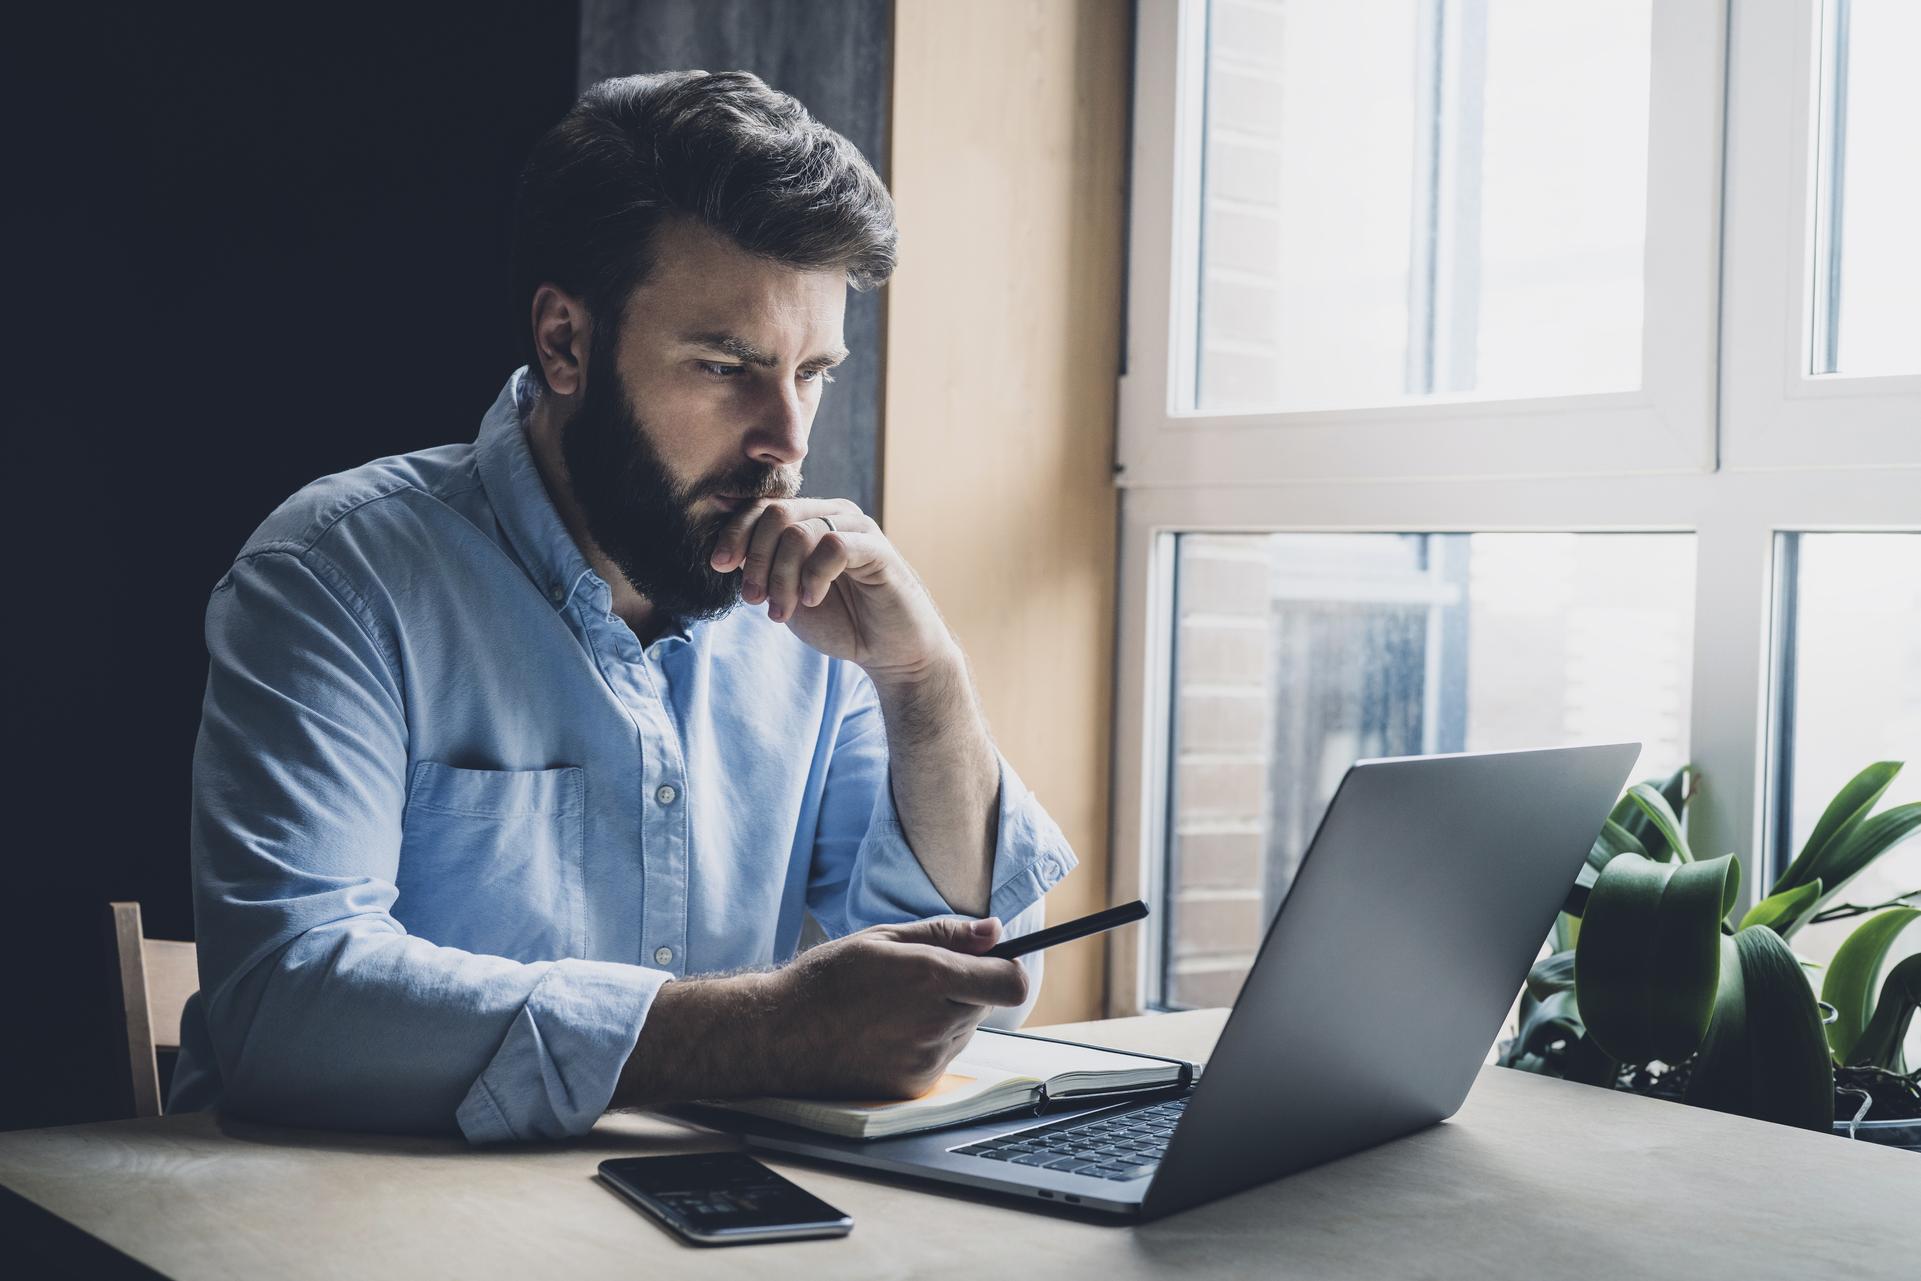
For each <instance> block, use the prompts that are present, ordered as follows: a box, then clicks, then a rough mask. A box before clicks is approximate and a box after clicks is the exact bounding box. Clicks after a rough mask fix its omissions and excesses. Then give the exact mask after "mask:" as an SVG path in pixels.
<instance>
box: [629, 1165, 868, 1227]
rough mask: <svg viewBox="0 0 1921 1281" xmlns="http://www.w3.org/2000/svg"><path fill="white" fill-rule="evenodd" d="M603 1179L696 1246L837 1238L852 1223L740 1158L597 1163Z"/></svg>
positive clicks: (794, 1187)
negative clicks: (718, 1243)
mask: <svg viewBox="0 0 1921 1281" xmlns="http://www.w3.org/2000/svg"><path fill="white" fill-rule="evenodd" d="M600 1173H601V1177H602V1178H604V1179H606V1180H607V1181H608V1182H609V1183H611V1184H613V1186H614V1187H615V1188H616V1189H618V1190H619V1191H620V1192H622V1193H623V1194H625V1195H626V1196H627V1197H628V1198H629V1199H630V1200H633V1201H635V1202H637V1203H638V1204H639V1205H640V1206H641V1207H642V1208H643V1209H646V1210H648V1211H650V1212H651V1213H653V1214H654V1215H655V1216H656V1217H658V1218H660V1219H662V1220H664V1221H665V1222H666V1223H667V1224H668V1225H669V1226H670V1227H672V1228H674V1229H675V1230H676V1231H678V1232H680V1233H682V1234H683V1235H685V1236H688V1237H692V1238H693V1239H694V1240H697V1241H707V1242H713V1241H725V1240H742V1241H745V1240H773V1239H779V1238H793V1237H799V1236H842V1235H845V1234H846V1233H847V1232H848V1231H849V1230H850V1229H852V1228H853V1226H854V1222H853V1220H852V1219H850V1218H848V1217H847V1216H846V1215H845V1214H843V1213H841V1212H840V1211H839V1210H836V1209H835V1208H834V1207H833V1206H831V1205H829V1204H827V1202H825V1201H823V1200H821V1199H820V1198H819V1197H817V1196H815V1195H813V1194H812V1193H811V1192H807V1191H805V1190H804V1189H802V1188H799V1187H797V1186H795V1185H794V1184H792V1183H790V1182H788V1181H787V1180H786V1179H784V1178H782V1177H781V1176H780V1175H778V1174H776V1173H774V1172H773V1171H772V1170H770V1169H768V1168H767V1167H766V1166H764V1165H762V1164H761V1163H760V1162H758V1161H756V1160H754V1159H753V1158H752V1157H750V1156H746V1155H744V1154H742V1153H739V1152H690V1153H685V1154H677V1155H674V1156H639V1157H625V1158H622V1159H620V1160H614V1161H602V1162H601V1163H600Z"/></svg>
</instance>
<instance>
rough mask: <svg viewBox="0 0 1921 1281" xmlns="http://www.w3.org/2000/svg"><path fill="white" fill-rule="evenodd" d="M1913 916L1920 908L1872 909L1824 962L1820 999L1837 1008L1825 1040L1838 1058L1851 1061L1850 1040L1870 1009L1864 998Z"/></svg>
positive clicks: (1854, 1038)
mask: <svg viewBox="0 0 1921 1281" xmlns="http://www.w3.org/2000/svg"><path fill="white" fill-rule="evenodd" d="M1916 917H1921V908H1912V907H1895V908H1890V909H1888V910H1887V911H1885V912H1877V913H1875V914H1874V915H1873V916H1870V917H1869V918H1868V919H1867V920H1865V921H1863V922H1862V923H1861V924H1860V925H1859V926H1858V927H1857V928H1856V929H1855V931H1854V932H1853V933H1852V934H1850V935H1848V937H1847V939H1846V941H1844V942H1843V943H1842V944H1841V946H1840V947H1839V948H1837V949H1836V950H1835V953H1834V959H1833V960H1832V961H1830V962H1829V963H1828V976H1827V978H1826V979H1825V980H1823V981H1822V984H1821V999H1822V1000H1824V1001H1826V1002H1827V1003H1828V1004H1829V1005H1832V1006H1833V1007H1834V1008H1835V1009H1837V1010H1839V1011H1840V1012H1841V1015H1840V1017H1839V1018H1837V1019H1836V1020H1835V1021H1834V1022H1833V1023H1831V1024H1829V1025H1828V1044H1829V1045H1830V1046H1832V1047H1833V1049H1834V1057H1835V1058H1836V1059H1839V1060H1840V1061H1841V1062H1843V1063H1848V1062H1851V1061H1852V1057H1851V1056H1852V1055H1853V1053H1854V1044H1855V1042H1856V1041H1858V1040H1859V1039H1860V1038H1861V1032H1862V1030H1863V1029H1864V1028H1866V1027H1867V1025H1868V1018H1869V1016H1870V1015H1871V1014H1872V1013H1873V1009H1872V1007H1871V1006H1870V1005H1869V1004H1868V1002H1869V1001H1870V1000H1871V999H1872V998H1873V996H1874V978H1875V975H1877V974H1879V973H1880V971H1881V963H1882V962H1883V961H1885V960H1887V959H1888V949H1889V948H1891V947H1893V946H1894V940H1895V939H1896V938H1897V937H1898V936H1899V935H1900V933H1901V931H1902V930H1904V929H1906V928H1907V925H1908V923H1909V922H1910V921H1912V920H1914V919H1915V918H1916Z"/></svg>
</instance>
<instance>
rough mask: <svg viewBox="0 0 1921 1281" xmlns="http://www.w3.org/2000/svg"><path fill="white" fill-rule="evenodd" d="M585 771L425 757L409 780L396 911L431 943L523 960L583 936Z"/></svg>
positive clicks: (567, 946) (566, 948)
mask: <svg viewBox="0 0 1921 1281" xmlns="http://www.w3.org/2000/svg"><path fill="white" fill-rule="evenodd" d="M585 790H586V771H585V770H583V769H581V768H580V767H579V766H577V765H567V766H561V767H559V768H556V769H539V770H484V769H464V768H461V767H459V766H454V765H443V764H441V763H440V762H438V761H421V762H419V763H418V764H416V765H415V766H414V768H413V775H412V777H411V779H410V780H409V782H408V787H407V813H406V817H405V819H404V821H403V824H402V834H401V841H400V869H399V873H398V875H397V877H396V878H395V884H396V887H397V888H398V889H399V891H400V893H399V897H398V898H397V899H396V900H395V903H394V909H393V914H394V917H395V918H396V919H397V920H399V921H400V923H401V924H402V925H404V926H406V927H407V930H408V932H409V933H412V934H415V935H418V936H419V937H421V938H424V939H427V940H428V941H430V942H433V943H439V944H442V945H443V946H447V947H457V948H461V949H463V950H466V951H470V952H479V953H484V954H489V955H494V956H505V957H509V958H512V959H513V960H517V961H542V960H556V959H559V958H560V957H564V956H578V955H580V954H581V948H582V945H583V942H584V940H583V939H582V937H581V935H582V932H583V928H584V925H583V922H584V920H585V903H584V898H583V892H584V891H583V884H582V881H583V873H582V867H581V863H582V859H583V858H584V856H585V851H586V831H585V824H586V797H585V795H584V792H585Z"/></svg>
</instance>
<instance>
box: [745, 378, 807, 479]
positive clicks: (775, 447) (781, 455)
mask: <svg viewBox="0 0 1921 1281" xmlns="http://www.w3.org/2000/svg"><path fill="white" fill-rule="evenodd" d="M760 411H761V412H760V414H759V417H758V419H757V421H756V422H755V424H754V430H753V432H752V433H751V434H750V435H749V436H748V438H747V456H748V457H749V458H752V459H753V460H754V461H756V462H762V463H768V464H771V465H772V466H775V467H797V466H799V465H800V461H801V459H803V458H805V457H807V432H808V429H809V428H810V427H811V426H812V425H813V420H814V415H813V412H812V411H811V409H810V408H809V407H808V406H807V405H806V404H805V403H804V402H802V400H801V398H800V391H799V389H798V388H796V387H794V386H791V385H789V386H787V387H785V388H778V387H777V388H775V389H773V390H771V391H769V393H768V395H767V398H766V401H765V402H764V403H763V404H762V405H761V406H760Z"/></svg>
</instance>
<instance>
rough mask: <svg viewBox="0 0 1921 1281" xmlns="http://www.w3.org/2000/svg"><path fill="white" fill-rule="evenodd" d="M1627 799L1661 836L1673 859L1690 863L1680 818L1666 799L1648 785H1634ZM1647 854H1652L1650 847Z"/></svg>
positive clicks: (1690, 856)
mask: <svg viewBox="0 0 1921 1281" xmlns="http://www.w3.org/2000/svg"><path fill="white" fill-rule="evenodd" d="M1628 797H1629V799H1630V800H1632V801H1633V802H1634V803H1635V804H1636V805H1638V806H1640V807H1641V811H1642V812H1643V813H1644V814H1646V815H1647V818H1648V822H1650V823H1652V824H1653V825H1654V830H1655V831H1657V832H1659V833H1660V834H1661V839H1663V840H1664V841H1666V842H1667V843H1668V846H1669V848H1671V849H1672V850H1673V851H1674V854H1675V857H1676V858H1679V859H1680V860H1681V861H1682V862H1683V863H1692V862H1693V861H1694V852H1693V851H1692V850H1690V849H1689V848H1688V838H1687V837H1686V836H1685V835H1684V834H1683V833H1682V831H1681V819H1680V816H1679V815H1677V814H1676V813H1675V812H1674V810H1673V807H1671V806H1670V805H1669V804H1668V799H1667V797H1665V796H1663V795H1661V793H1660V791H1659V789H1657V788H1655V787H1654V786H1653V785H1652V784H1650V783H1636V784H1635V785H1634V786H1633V787H1630V788H1629V789H1628ZM1648 852H1649V853H1650V854H1651V855H1652V854H1653V853H1654V851H1653V848H1652V846H1650V847H1649V850H1648ZM1655 857H1657V858H1666V855H1664V854H1663V855H1655Z"/></svg>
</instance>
